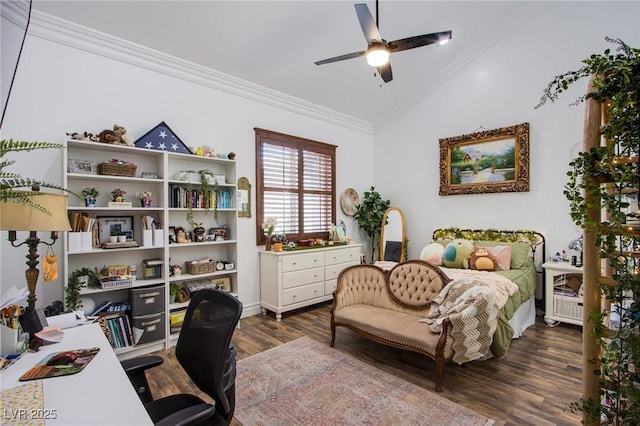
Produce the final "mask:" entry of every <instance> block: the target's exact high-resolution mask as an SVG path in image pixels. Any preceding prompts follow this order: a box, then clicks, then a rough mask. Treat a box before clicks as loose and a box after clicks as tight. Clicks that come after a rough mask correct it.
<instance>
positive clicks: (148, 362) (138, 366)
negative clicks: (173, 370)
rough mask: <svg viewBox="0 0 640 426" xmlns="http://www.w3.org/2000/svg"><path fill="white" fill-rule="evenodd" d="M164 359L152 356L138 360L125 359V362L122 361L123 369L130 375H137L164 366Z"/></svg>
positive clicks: (141, 357) (138, 358)
mask: <svg viewBox="0 0 640 426" xmlns="http://www.w3.org/2000/svg"><path fill="white" fill-rule="evenodd" d="M162 362H163V359H162V358H161V357H159V356H155V355H151V356H140V357H137V358H131V359H125V360H124V361H120V364H122V368H124V371H125V372H126V373H127V374H129V373H136V372H138V371H144V370H147V369H149V368H152V367H156V366H158V365H160V364H162Z"/></svg>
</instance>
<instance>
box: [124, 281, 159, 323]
mask: <svg viewBox="0 0 640 426" xmlns="http://www.w3.org/2000/svg"><path fill="white" fill-rule="evenodd" d="M129 299H130V300H131V315H132V316H134V317H138V316H142V315H149V314H156V313H159V312H164V285H154V286H151V287H136V288H132V289H131V290H129Z"/></svg>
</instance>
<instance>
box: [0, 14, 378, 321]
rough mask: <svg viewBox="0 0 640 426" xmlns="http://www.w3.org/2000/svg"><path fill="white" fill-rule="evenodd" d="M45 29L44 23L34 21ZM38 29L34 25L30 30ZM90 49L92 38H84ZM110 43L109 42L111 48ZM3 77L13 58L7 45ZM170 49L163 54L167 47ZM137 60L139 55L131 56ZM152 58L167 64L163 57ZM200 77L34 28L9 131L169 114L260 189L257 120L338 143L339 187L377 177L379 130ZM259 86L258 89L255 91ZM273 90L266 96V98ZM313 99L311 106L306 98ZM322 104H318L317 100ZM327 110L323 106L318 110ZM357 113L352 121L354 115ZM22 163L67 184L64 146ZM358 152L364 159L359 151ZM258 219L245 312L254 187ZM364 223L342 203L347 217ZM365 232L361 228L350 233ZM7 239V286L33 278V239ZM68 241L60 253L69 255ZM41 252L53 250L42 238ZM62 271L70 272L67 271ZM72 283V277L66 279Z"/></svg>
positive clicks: (144, 123)
mask: <svg viewBox="0 0 640 426" xmlns="http://www.w3.org/2000/svg"><path fill="white" fill-rule="evenodd" d="M2 27H3V32H2V37H3V46H4V43H5V41H7V42H8V40H7V38H5V37H13V39H14V40H15V41H16V42H17V40H16V38H17V37H19V36H20V31H19V29H18V28H17V27H15V26H14V25H12V24H11V23H10V22H7V21H6V20H4V19H3V21H2ZM32 28H34V32H35V33H36V34H37V27H33V24H32ZM30 34H31V29H30ZM84 44H85V45H88V46H85V48H86V49H87V50H89V51H92V50H95V51H97V50H98V49H92V47H91V44H89V43H84ZM103 49H104V48H101V50H103ZM2 54H3V58H2V59H3V60H2V68H3V69H2V75H3V84H4V83H5V79H4V76H5V75H6V67H8V66H10V65H12V62H13V61H10V60H5V58H4V54H5V50H4V49H3V51H2ZM158 57H159V58H162V56H161V55H159V56H158ZM129 59H131V61H135V58H129ZM148 65H149V66H150V67H154V66H155V68H160V67H159V66H157V64H156V65H154V64H148ZM203 80H205V81H206V84H196V83H192V82H188V81H185V80H183V79H180V78H175V77H171V76H168V75H166V74H163V73H160V72H156V71H150V70H149V69H146V68H143V67H141V66H133V65H130V64H129V63H125V62H122V61H118V60H113V59H109V58H107V57H104V56H100V55H97V54H94V53H89V52H87V51H85V50H79V49H77V48H74V47H68V46H65V45H62V44H59V43H55V42H52V41H49V40H46V39H43V38H40V37H35V36H29V37H28V38H27V43H26V45H25V49H24V52H23V56H22V59H21V63H20V68H19V72H18V77H17V80H16V83H15V86H14V89H13V94H12V97H11V99H10V102H9V108H8V113H7V117H6V119H5V123H4V125H3V128H2V138H3V139H8V138H14V139H15V138H18V139H22V140H29V141H35V140H38V141H49V142H62V141H63V140H64V137H65V133H66V132H76V131H85V130H87V131H91V132H94V133H98V132H99V131H101V130H102V129H106V128H111V126H113V124H115V123H117V124H120V125H123V126H125V127H126V128H127V130H128V131H129V132H130V133H131V134H132V135H133V136H134V137H135V138H138V137H140V136H141V135H143V134H144V133H146V132H147V131H148V130H149V129H151V128H152V127H154V126H155V125H156V124H158V123H159V122H161V121H166V123H167V124H168V125H169V126H170V127H171V128H172V129H173V130H174V131H175V132H176V133H177V134H178V136H180V138H181V139H182V140H183V141H184V142H185V143H186V144H187V145H210V146H213V147H214V149H215V150H216V151H221V152H229V151H234V152H235V153H236V160H237V172H236V173H237V176H238V177H240V176H246V177H247V178H248V179H249V181H250V182H251V183H252V184H253V188H255V137H254V131H253V129H254V127H260V128H265V129H270V130H274V131H277V132H282V133H287V134H292V135H296V136H300V137H304V138H308V139H313V140H318V141H323V142H327V143H330V144H334V145H337V146H338V149H337V161H336V162H337V172H336V174H337V178H336V182H337V190H338V193H340V192H342V191H343V190H344V189H345V188H347V187H353V188H355V189H356V190H358V191H359V192H360V193H362V191H363V190H364V189H366V188H368V186H369V185H370V184H371V182H373V180H374V178H373V150H372V146H373V132H372V130H371V129H372V127H370V130H369V131H367V130H358V129H355V130H354V127H357V126H349V125H339V124H331V123H330V122H329V121H335V120H329V119H327V120H323V119H322V118H317V117H315V116H313V115H314V114H311V113H309V112H308V111H306V110H305V109H304V108H300V113H296V112H295V111H291V110H295V106H294V107H292V106H291V104H292V103H293V104H295V102H292V101H291V100H290V99H285V101H287V102H288V103H289V105H288V106H287V108H280V107H278V106H277V100H276V101H274V100H273V98H277V97H278V96H277V95H273V94H272V93H268V91H265V93H267V94H268V95H269V99H270V101H269V102H268V103H265V102H261V101H259V100H257V101H256V100H250V99H248V97H244V96H238V95H233V94H230V93H227V92H226V91H225V90H217V89H215V88H211V87H208V86H211V85H215V83H211V79H207V78H204V79H203ZM260 90H261V89H260V88H256V87H251V97H253V98H260V93H259V92H260ZM256 93H257V94H256ZM264 98H265V99H267V96H265V97H264ZM305 107H307V106H305ZM311 109H313V108H311ZM316 115H317V116H320V117H321V116H322V112H320V113H318V114H316ZM345 121H348V120H345ZM10 157H11V158H16V159H18V160H19V161H18V164H16V165H15V166H13V167H12V168H11V169H10V170H13V171H16V172H19V173H21V174H22V175H23V176H25V177H32V178H44V179H47V180H48V181H51V182H55V183H58V184H60V183H61V182H62V172H63V167H62V164H61V161H62V156H61V153H60V152H51V151H39V152H32V153H30V154H28V155H20V156H17V155H11V156H10ZM354 158H357V159H358V163H359V165H358V167H353V166H354V164H353V162H352V160H353V159H354ZM252 196H253V200H252V203H253V206H254V207H253V218H251V219H247V218H239V219H238V236H237V238H238V248H239V250H238V252H239V254H238V261H237V266H238V270H239V272H238V282H239V297H240V299H241V300H242V301H243V303H244V305H245V314H248V313H257V312H259V310H258V303H259V300H260V289H259V276H258V270H259V268H258V266H259V260H258V247H256V243H255V192H253V194H252ZM340 219H343V220H345V222H347V225H348V227H349V229H350V230H353V229H354V228H355V227H354V226H353V224H352V223H351V222H350V220H347V218H346V217H344V215H343V214H342V212H341V211H340V209H339V208H338V220H340ZM350 235H351V236H352V237H353V238H354V240H355V241H356V242H357V241H359V239H360V238H359V235H357V234H355V233H353V232H352V233H351V234H350ZM3 239H4V240H5V241H3V242H2V247H1V250H2V251H1V254H2V259H1V264H2V267H1V272H0V278H1V284H2V290H3V291H5V290H6V288H8V287H9V286H11V285H12V284H15V285H17V286H18V287H23V286H24V282H25V279H24V270H25V269H26V265H25V266H24V267H23V265H24V260H23V259H24V256H25V255H26V248H24V247H22V248H19V249H17V248H11V247H10V245H9V244H8V243H7V242H6V237H4V236H3ZM61 250H62V245H61V244H57V247H56V252H57V254H58V255H59V256H61V255H62V252H61ZM39 252H40V254H42V253H43V252H44V247H43V246H41V247H40V250H39ZM61 275H63V274H61ZM65 282H66V280H65ZM62 289H63V282H62V280H58V282H54V283H47V284H43V283H42V279H40V282H39V284H38V291H37V293H38V301H39V302H38V304H39V305H42V306H45V305H47V304H49V303H51V302H52V301H54V300H63V290H62Z"/></svg>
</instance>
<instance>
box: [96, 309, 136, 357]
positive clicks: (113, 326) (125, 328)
mask: <svg viewBox="0 0 640 426" xmlns="http://www.w3.org/2000/svg"><path fill="white" fill-rule="evenodd" d="M98 322H99V323H100V326H101V327H102V331H103V332H104V334H105V335H106V336H107V340H108V341H109V343H111V346H113V347H114V348H115V349H120V348H126V347H127V346H132V345H133V335H132V329H131V321H130V320H129V315H127V314H126V313H124V312H113V313H104V312H103V313H102V314H100V316H99V317H98Z"/></svg>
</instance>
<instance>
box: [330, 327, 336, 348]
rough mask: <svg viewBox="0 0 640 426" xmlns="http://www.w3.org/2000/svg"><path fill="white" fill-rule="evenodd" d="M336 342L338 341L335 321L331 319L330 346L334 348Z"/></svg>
mask: <svg viewBox="0 0 640 426" xmlns="http://www.w3.org/2000/svg"><path fill="white" fill-rule="evenodd" d="M335 343H336V326H335V324H334V323H333V321H331V342H329V346H331V347H332V348H333V345H335Z"/></svg>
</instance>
